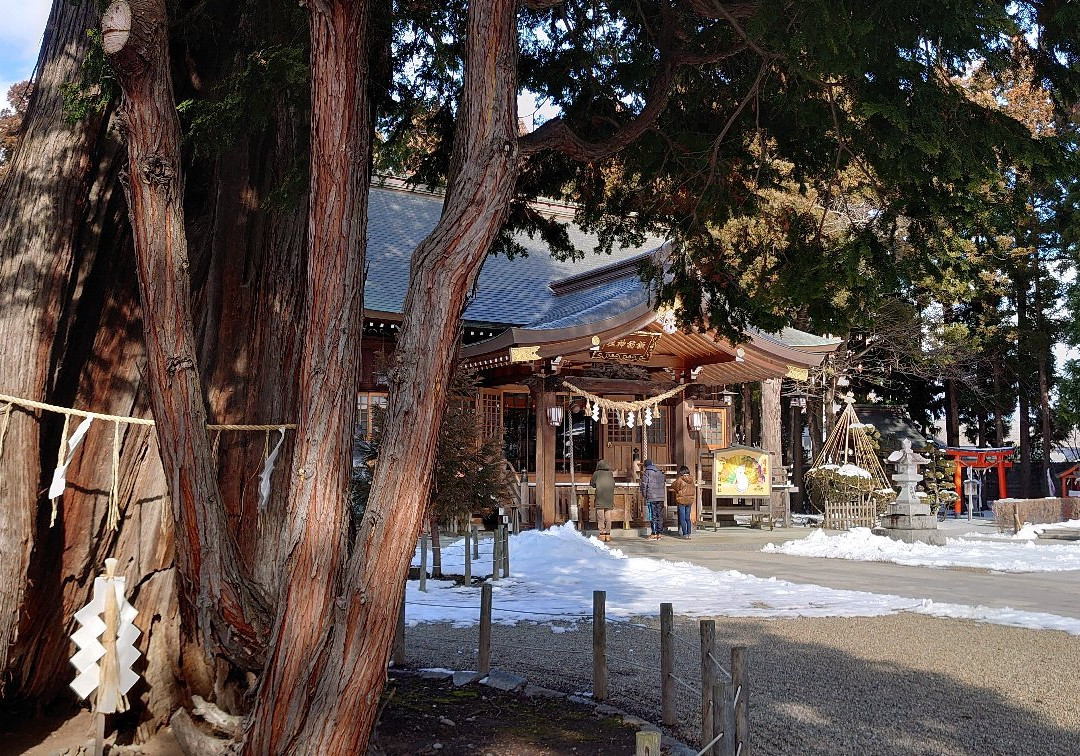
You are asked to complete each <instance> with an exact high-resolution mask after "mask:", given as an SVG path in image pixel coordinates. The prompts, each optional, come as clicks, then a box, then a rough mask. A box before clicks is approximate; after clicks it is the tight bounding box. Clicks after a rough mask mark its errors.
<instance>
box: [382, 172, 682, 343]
mask: <svg viewBox="0 0 1080 756" xmlns="http://www.w3.org/2000/svg"><path fill="white" fill-rule="evenodd" d="M441 212H442V197H440V196H437V195H432V194H427V193H421V192H408V191H398V190H393V189H381V188H372V190H371V194H370V196H369V201H368V251H367V260H368V278H367V285H366V286H365V288H364V307H365V309H367V310H372V311H377V312H387V313H395V314H397V313H400V312H401V311H402V308H403V307H404V304H405V292H406V290H407V288H408V285H409V261H410V259H411V257H412V252H413V250H414V249H415V248H416V246H417V245H418V244H419V243H420V242H421V241H422V240H423V239H424V237H425V236H427V234H428V233H429V232H430V231H431V229H433V228H434V227H435V224H436V223H437V222H438V220H439V215H440V213H441ZM567 230H568V231H569V234H570V239H571V241H572V242H573V244H574V246H575V247H576V248H577V249H578V250H580V251H582V252H584V253H585V257H584V258H583V259H581V260H576V261H572V260H567V261H561V260H556V259H554V258H553V257H552V256H551V254H550V253H549V252H548V249H547V245H546V244H545V243H544V242H543V241H542V240H541V239H539V238H535V239H530V238H529V237H528V236H526V235H524V234H522V235H519V237H518V242H519V243H520V244H521V245H522V246H523V247H524V248H525V249H526V250H528V256H527V257H517V258H514V259H513V260H511V259H508V258H506V257H505V256H503V255H493V256H491V257H489V258H488V259H487V260H486V261H485V262H484V267H483V270H481V272H480V278H479V280H478V282H477V286H476V296H475V297H474V298H473V300H472V301H471V302H470V303H469V306H468V308H467V309H466V311H465V319H466V320H467V321H472V322H477V323H489V324H502V325H524V324H531V323H537V324H543V323H547V324H546V325H538V326H537V327H544V328H555V327H559V326H555V325H551V322H557V321H559V320H561V319H565V318H573V317H574V316H575V315H580V314H581V310H582V309H583V308H584V309H590V310H591V309H593V308H596V307H602V306H603V305H605V303H607V304H608V305H609V306H611V307H616V308H618V307H619V302H620V301H622V299H623V298H624V297H627V296H630V297H634V296H638V297H644V296H646V295H647V292H646V291H645V288H644V285H643V284H642V283H641V281H640V280H639V279H638V278H637V277H636V276H635V275H633V274H630V275H627V276H623V277H622V278H620V279H618V280H617V281H614V282H608V283H605V284H603V285H601V286H600V287H597V288H590V289H586V290H583V291H575V292H574V293H571V294H564V295H563V296H561V297H558V296H556V295H555V294H554V293H553V292H552V291H551V288H550V285H551V284H552V283H553V282H555V281H559V280H562V279H565V278H568V277H571V276H574V275H578V274H581V273H585V272H589V271H595V270H599V269H601V268H604V267H606V266H609V265H611V264H612V263H616V262H622V261H624V260H627V259H629V258H632V257H635V256H640V255H642V254H645V253H648V252H650V251H652V250H654V249H656V248H658V247H659V246H660V245H661V244H662V243H663V240H662V239H658V238H653V239H650V240H648V242H647V243H646V245H645V246H643V247H637V248H624V249H621V250H618V251H615V252H613V253H612V254H611V255H605V254H596V253H595V252H594V250H595V249H596V246H597V238H596V236H595V235H593V234H586V233H584V232H583V231H581V230H580V229H578V228H577V227H576V226H573V225H570V226H569V227H568V229H567ZM610 298H618V300H617V301H610V302H609V299H610ZM640 301H641V300H640V299H639V300H638V302H640ZM636 303H637V302H635V304H636ZM631 306H632V305H631ZM620 311H621V310H620ZM591 319H592V318H589V320H591ZM586 322H588V321H586Z"/></svg>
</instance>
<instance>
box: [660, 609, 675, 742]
mask: <svg viewBox="0 0 1080 756" xmlns="http://www.w3.org/2000/svg"><path fill="white" fill-rule="evenodd" d="M674 632H675V618H674V612H673V611H672V608H671V604H661V605H660V721H661V722H663V723H664V725H666V726H668V727H672V726H674V725H675V724H676V723H677V721H678V720H677V719H676V711H675V703H676V702H675V677H674V674H675V637H674V635H673V633H674Z"/></svg>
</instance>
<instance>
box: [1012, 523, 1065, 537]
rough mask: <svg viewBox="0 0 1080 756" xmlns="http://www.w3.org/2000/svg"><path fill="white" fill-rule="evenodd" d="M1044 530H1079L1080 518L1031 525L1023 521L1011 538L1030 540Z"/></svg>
mask: <svg viewBox="0 0 1080 756" xmlns="http://www.w3.org/2000/svg"><path fill="white" fill-rule="evenodd" d="M1046 530H1080V520H1068V521H1066V522H1052V523H1044V524H1042V525H1033V524H1031V523H1030V522H1025V523H1024V527H1022V528H1020V530H1018V531H1016V535H1014V536H1013V538H1016V539H1020V540H1031V539H1033V538H1038V537H1039V533H1042V532H1044V531H1046Z"/></svg>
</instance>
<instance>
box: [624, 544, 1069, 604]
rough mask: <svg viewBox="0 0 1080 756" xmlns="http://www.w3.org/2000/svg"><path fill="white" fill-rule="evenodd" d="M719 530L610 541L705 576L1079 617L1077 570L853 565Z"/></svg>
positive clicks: (635, 553) (625, 548) (881, 564)
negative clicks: (775, 549) (776, 549)
mask: <svg viewBox="0 0 1080 756" xmlns="http://www.w3.org/2000/svg"><path fill="white" fill-rule="evenodd" d="M732 530H733V531H741V532H734V533H732V532H728V533H725V531H724V530H723V529H722V530H721V531H720V533H718V534H715V535H714V534H712V533H702V534H698V535H696V536H695V537H694V539H693V540H691V541H689V542H686V541H679V540H677V539H674V538H665V539H663V540H661V541H660V542H659V543H657V542H651V541H646V540H643V539H618V541H617V543H615V544H613V545H615V546H617V548H619V549H621V550H622V551H624V552H625V553H626V554H627V555H629V556H658V557H662V558H665V559H677V560H680V561H686V562H691V563H693V564H698V565H701V566H703V567H708V568H709V569H713V570H738V571H739V572H744V573H747V574H749V575H756V576H757V577H766V578H767V577H775V578H778V579H781V580H789V581H791V582H793V583H810V584H814V585H824V586H828V587H830V588H844V589H848V590H857V591H870V592H872V593H888V594H892V595H896V596H905V597H910V598H928V599H932V600H934V601H938V602H947V603H952V604H966V605H970V606H979V605H982V606H990V607H998V608H1003V607H1010V608H1012V609H1018V610H1024V611H1031V612H1048V613H1050V614H1059V615H1063V616H1067V617H1075V618H1078V619H1080V571H1073V572H1035V573H1024V574H1015V573H1008V574H1006V573H990V572H987V571H983V570H971V569H938V568H931V567H906V566H902V565H898V564H891V563H888V562H856V561H849V560H845V559H819V558H814V557H799V556H789V555H787V554H765V553H761V551H760V549H761V547H762V546H763V545H764V544H765V543H768V542H770V541H772V542H775V543H782V542H783V541H784V540H787V539H790V538H793V537H801V536H804V535H805V534H806V529H795V530H790V531H779V530H778V531H775V532H774V533H769V532H768V531H764V532H762V531H749V530H748V529H745V528H738V529H732Z"/></svg>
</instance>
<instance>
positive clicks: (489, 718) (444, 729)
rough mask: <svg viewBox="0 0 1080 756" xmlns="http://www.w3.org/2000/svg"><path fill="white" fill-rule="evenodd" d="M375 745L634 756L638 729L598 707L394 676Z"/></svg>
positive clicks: (494, 754) (498, 753)
mask: <svg viewBox="0 0 1080 756" xmlns="http://www.w3.org/2000/svg"><path fill="white" fill-rule="evenodd" d="M383 701H384V702H385V703H386V709H385V710H384V711H383V713H382V717H381V718H380V720H379V726H378V736H377V742H376V743H375V745H377V746H378V747H379V748H381V749H382V751H383V753H385V754H386V755H387V756H407V755H411V754H436V753H437V754H460V755H461V756H465V755H466V754H468V755H469V756H472V755H473V754H480V755H482V756H511V755H513V756H546V755H547V754H552V755H554V754H580V755H581V756H585V755H586V754H597V756H602V755H604V754H616V753H633V751H634V739H635V736H636V730H635V729H634V728H633V727H631V726H629V725H626V724H624V723H623V722H622V721H621V720H620V719H617V718H614V717H608V716H600V715H598V714H596V713H595V712H594V711H593V707H592V706H585V705H579V704H574V703H571V702H568V701H566V700H563V699H549V698H540V697H535V698H527V697H525V696H524V695H521V694H516V693H503V692H501V691H497V690H494V689H492V688H488V687H486V686H482V685H468V686H464V687H461V688H455V687H454V685H453V683H451V682H450V681H448V680H447V681H433V680H423V679H421V678H419V677H416V676H414V675H410V674H402V673H394V672H391V673H390V682H389V683H388V684H387V686H386V692H385V693H384V694H383Z"/></svg>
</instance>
